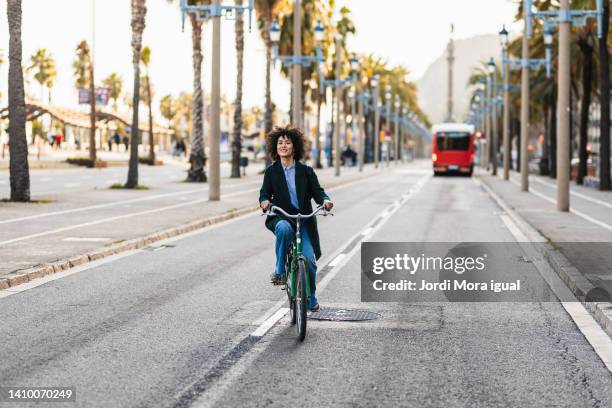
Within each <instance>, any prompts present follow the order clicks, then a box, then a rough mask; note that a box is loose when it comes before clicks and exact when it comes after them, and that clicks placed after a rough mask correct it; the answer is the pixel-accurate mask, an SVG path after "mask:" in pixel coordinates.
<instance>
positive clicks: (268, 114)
mask: <svg viewBox="0 0 612 408" xmlns="http://www.w3.org/2000/svg"><path fill="white" fill-rule="evenodd" d="M265 24H266V27H265V30H264V42H265V44H266V111H265V113H264V133H265V135H266V138H267V136H268V133H270V132H271V131H272V95H271V93H270V92H271V91H270V71H271V68H272V41H271V40H270V25H271V24H272V21H270V20H267V21H266V23H265ZM266 142H267V139H266ZM265 157H266V168H267V167H268V166H270V164H272V159H271V158H270V157H269V156H268V153H267V149H266V153H265Z"/></svg>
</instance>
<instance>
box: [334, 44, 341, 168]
mask: <svg viewBox="0 0 612 408" xmlns="http://www.w3.org/2000/svg"><path fill="white" fill-rule="evenodd" d="M341 77H342V37H341V36H339V35H337V36H336V79H337V80H339V79H340V78H341ZM341 103H342V83H341V82H339V83H338V86H337V87H336V126H334V175H335V176H336V177H338V176H340V117H341V112H342V110H341V109H340V104H341Z"/></svg>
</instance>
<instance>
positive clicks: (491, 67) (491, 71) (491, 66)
mask: <svg viewBox="0 0 612 408" xmlns="http://www.w3.org/2000/svg"><path fill="white" fill-rule="evenodd" d="M487 68H488V69H489V74H491V75H493V74H494V73H495V68H496V67H495V61H493V57H491V58H490V59H489V62H488V64H487Z"/></svg>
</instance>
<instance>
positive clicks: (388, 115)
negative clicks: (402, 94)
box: [385, 85, 391, 166]
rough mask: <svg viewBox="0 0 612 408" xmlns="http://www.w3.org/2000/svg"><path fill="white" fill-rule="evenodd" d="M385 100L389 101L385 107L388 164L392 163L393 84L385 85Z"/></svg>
mask: <svg viewBox="0 0 612 408" xmlns="http://www.w3.org/2000/svg"><path fill="white" fill-rule="evenodd" d="M385 101H386V102H387V104H386V107H385V119H386V121H385V149H386V156H387V158H386V161H387V166H388V165H389V164H390V163H391V161H390V160H391V152H390V151H389V150H390V149H389V148H390V142H391V140H390V139H391V85H387V86H386V87H385Z"/></svg>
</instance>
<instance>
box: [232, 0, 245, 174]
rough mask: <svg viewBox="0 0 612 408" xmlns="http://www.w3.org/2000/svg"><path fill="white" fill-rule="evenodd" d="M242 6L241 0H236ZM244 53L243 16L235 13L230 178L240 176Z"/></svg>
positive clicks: (237, 4)
mask: <svg viewBox="0 0 612 408" xmlns="http://www.w3.org/2000/svg"><path fill="white" fill-rule="evenodd" d="M236 6H242V0H236ZM243 55H244V18H243V16H242V13H238V14H237V15H236V101H235V102H234V133H233V137H232V172H231V177H232V178H240V152H241V150H242V142H241V140H240V139H241V136H242V71H243V68H244V65H243Z"/></svg>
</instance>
